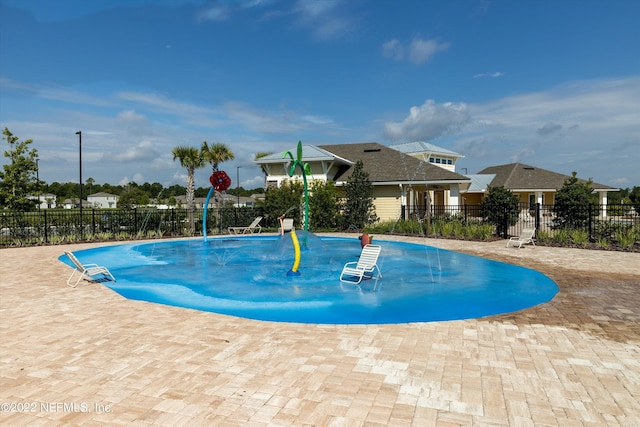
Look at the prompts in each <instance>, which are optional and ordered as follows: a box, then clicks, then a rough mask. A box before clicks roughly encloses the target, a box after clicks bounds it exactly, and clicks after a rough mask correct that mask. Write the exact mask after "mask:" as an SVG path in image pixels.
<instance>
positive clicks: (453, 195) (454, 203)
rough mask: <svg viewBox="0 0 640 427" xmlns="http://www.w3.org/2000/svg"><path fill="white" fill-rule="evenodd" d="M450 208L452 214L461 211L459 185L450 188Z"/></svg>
mask: <svg viewBox="0 0 640 427" xmlns="http://www.w3.org/2000/svg"><path fill="white" fill-rule="evenodd" d="M449 206H451V213H458V212H459V211H460V186H459V185H458V184H451V185H450V186H449Z"/></svg>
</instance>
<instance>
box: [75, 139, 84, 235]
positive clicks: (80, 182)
mask: <svg viewBox="0 0 640 427" xmlns="http://www.w3.org/2000/svg"><path fill="white" fill-rule="evenodd" d="M76 135H78V159H79V163H80V168H79V169H80V180H79V181H78V183H79V184H80V239H82V238H83V237H84V229H83V228H84V227H83V226H82V131H80V130H79V131H78V132H76Z"/></svg>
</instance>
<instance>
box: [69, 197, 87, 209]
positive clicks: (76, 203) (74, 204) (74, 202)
mask: <svg viewBox="0 0 640 427" xmlns="http://www.w3.org/2000/svg"><path fill="white" fill-rule="evenodd" d="M62 207H63V208H64V209H76V208H78V207H80V202H79V201H78V199H64V200H63V201H62ZM91 207H92V206H91V203H89V202H88V201H86V200H83V201H82V208H91Z"/></svg>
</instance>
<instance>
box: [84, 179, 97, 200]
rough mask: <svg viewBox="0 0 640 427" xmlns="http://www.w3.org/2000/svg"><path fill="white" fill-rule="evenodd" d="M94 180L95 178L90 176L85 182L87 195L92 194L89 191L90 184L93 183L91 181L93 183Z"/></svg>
mask: <svg viewBox="0 0 640 427" xmlns="http://www.w3.org/2000/svg"><path fill="white" fill-rule="evenodd" d="M94 182H96V180H95V179H93V178H91V177H89V178H87V181H86V183H87V187H89V190H88V191H87V194H88V195H89V196H90V195H91V194H92V193H91V186H92V185H93V183H94Z"/></svg>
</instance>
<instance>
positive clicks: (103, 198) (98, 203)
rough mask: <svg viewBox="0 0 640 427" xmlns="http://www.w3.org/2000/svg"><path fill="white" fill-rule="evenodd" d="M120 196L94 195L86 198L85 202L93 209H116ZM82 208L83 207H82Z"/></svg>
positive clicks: (101, 193)
mask: <svg viewBox="0 0 640 427" xmlns="http://www.w3.org/2000/svg"><path fill="white" fill-rule="evenodd" d="M119 198H120V196H116V195H115V194H109V193H104V192H100V193H94V194H92V195H90V196H88V197H87V201H88V202H89V204H90V205H91V207H94V208H114V209H115V208H117V207H118V199H119ZM83 206H84V205H83Z"/></svg>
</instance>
